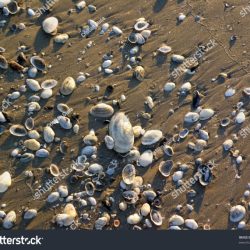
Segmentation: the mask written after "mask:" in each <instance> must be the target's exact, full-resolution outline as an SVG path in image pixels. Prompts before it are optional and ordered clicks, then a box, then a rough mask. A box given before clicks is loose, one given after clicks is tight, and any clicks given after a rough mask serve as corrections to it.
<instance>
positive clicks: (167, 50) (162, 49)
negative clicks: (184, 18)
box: [158, 44, 172, 54]
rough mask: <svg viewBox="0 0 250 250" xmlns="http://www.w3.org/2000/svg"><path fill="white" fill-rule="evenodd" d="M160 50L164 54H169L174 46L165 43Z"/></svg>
mask: <svg viewBox="0 0 250 250" xmlns="http://www.w3.org/2000/svg"><path fill="white" fill-rule="evenodd" d="M158 51H159V52H161V53H162V54H168V53H170V52H171V51H172V48H171V47H170V46H167V45H166V44H163V45H162V46H161V47H160V48H159V49H158Z"/></svg>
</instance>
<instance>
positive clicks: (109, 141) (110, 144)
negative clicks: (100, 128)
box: [104, 135, 115, 149]
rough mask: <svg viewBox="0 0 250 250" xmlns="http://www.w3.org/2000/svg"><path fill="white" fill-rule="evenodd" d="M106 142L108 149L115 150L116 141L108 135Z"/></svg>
mask: <svg viewBox="0 0 250 250" xmlns="http://www.w3.org/2000/svg"><path fill="white" fill-rule="evenodd" d="M104 141H105V145H106V147H107V148H108V149H113V148H114V146H115V141H114V139H113V138H112V137H111V136H109V135H106V136H105V138H104Z"/></svg>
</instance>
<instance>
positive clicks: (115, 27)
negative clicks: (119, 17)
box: [112, 26, 123, 36]
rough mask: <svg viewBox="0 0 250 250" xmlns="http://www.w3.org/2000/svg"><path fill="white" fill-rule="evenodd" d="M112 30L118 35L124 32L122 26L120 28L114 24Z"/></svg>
mask: <svg viewBox="0 0 250 250" xmlns="http://www.w3.org/2000/svg"><path fill="white" fill-rule="evenodd" d="M112 32H113V33H114V34H115V35H116V36H120V35H121V34H122V33H123V32H122V30H121V29H120V28H118V27H117V26H113V27H112Z"/></svg>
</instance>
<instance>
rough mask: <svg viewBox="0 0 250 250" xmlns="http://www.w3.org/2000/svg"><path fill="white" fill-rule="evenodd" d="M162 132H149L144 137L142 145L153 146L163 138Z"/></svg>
mask: <svg viewBox="0 0 250 250" xmlns="http://www.w3.org/2000/svg"><path fill="white" fill-rule="evenodd" d="M162 135H163V134H162V132H161V131H160V130H148V131H147V132H146V133H145V134H144V135H143V137H142V145H153V144H155V143H157V142H158V141H159V140H160V139H161V138H162Z"/></svg>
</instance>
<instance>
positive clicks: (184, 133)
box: [179, 128, 189, 139]
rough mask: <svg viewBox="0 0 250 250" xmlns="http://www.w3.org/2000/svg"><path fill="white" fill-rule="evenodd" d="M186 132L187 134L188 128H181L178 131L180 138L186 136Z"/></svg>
mask: <svg viewBox="0 0 250 250" xmlns="http://www.w3.org/2000/svg"><path fill="white" fill-rule="evenodd" d="M188 134H189V130H188V129H187V128H184V129H183V130H181V131H180V133H179V137H180V138H181V139H184V138H186V137H187V136H188Z"/></svg>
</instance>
